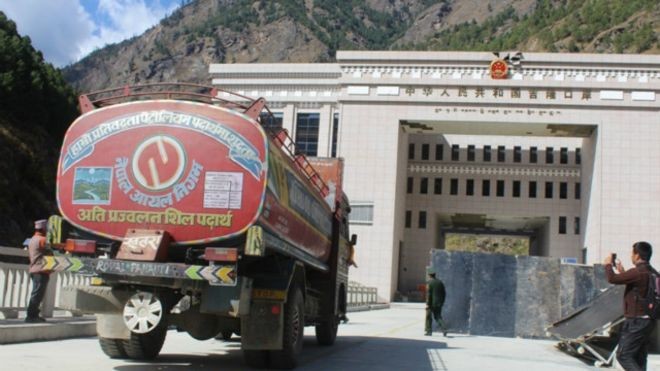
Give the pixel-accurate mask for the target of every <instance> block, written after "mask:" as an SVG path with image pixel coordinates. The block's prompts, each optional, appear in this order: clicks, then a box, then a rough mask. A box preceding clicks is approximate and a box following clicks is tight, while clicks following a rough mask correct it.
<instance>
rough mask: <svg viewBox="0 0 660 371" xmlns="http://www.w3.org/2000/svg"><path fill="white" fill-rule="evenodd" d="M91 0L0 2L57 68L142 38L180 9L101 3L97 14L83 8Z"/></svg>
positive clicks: (155, 1) (153, 3) (112, 0)
mask: <svg viewBox="0 0 660 371" xmlns="http://www.w3.org/2000/svg"><path fill="white" fill-rule="evenodd" d="M82 1H88V2H89V1H90V0H57V1H52V0H0V10H2V11H4V12H5V13H6V14H7V16H8V17H9V18H10V19H12V20H14V21H15V22H16V25H17V28H18V32H19V33H20V34H22V35H28V36H30V39H32V44H33V45H34V46H35V48H37V49H39V50H41V51H42V52H43V54H44V58H45V59H46V60H47V61H49V62H51V63H53V64H54V65H56V66H64V65H67V64H69V63H72V62H75V61H77V60H79V59H81V58H82V57H84V56H86V55H87V54H89V53H90V52H92V51H94V50H95V49H97V48H101V47H103V46H105V45H108V44H113V43H116V42H120V41H122V40H125V39H127V38H130V37H133V36H137V35H140V34H141V33H142V32H144V31H145V30H147V29H148V28H149V27H151V26H153V25H155V24H157V23H158V22H159V21H160V20H161V19H162V18H163V17H164V16H165V15H167V14H170V13H171V12H172V11H173V10H174V9H176V8H177V5H178V4H177V2H175V1H171V0H165V3H166V4H161V3H162V1H161V0H97V1H98V6H97V9H96V12H95V13H94V14H90V13H88V12H87V11H86V10H85V8H83V6H82V5H81V2H82Z"/></svg>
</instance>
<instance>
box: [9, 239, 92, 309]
mask: <svg viewBox="0 0 660 371" xmlns="http://www.w3.org/2000/svg"><path fill="white" fill-rule="evenodd" d="M0 255H1V256H3V257H7V256H10V257H13V258H15V259H14V260H17V259H16V258H20V257H25V258H27V251H24V250H21V249H15V248H7V247H0ZM2 260H11V259H2ZM89 281H90V278H89V277H84V276H81V275H78V274H75V273H70V272H60V273H57V274H52V275H51V277H50V281H49V282H48V287H47V289H46V295H45V296H44V299H43V301H42V306H41V308H42V309H41V315H42V316H43V317H46V318H48V317H52V316H53V312H54V311H55V310H59V309H60V306H59V303H60V293H61V291H62V288H63V287H65V286H71V285H86V284H89ZM31 292H32V280H31V279H30V274H29V273H28V265H27V264H25V263H16V262H13V263H7V262H5V261H0V314H1V315H2V316H3V317H4V318H18V313H19V312H20V311H24V310H25V309H26V308H27V305H28V302H29V301H30V293H31Z"/></svg>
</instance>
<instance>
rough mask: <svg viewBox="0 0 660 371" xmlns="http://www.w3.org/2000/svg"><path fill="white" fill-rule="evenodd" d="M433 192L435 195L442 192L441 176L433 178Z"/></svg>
mask: <svg viewBox="0 0 660 371" xmlns="http://www.w3.org/2000/svg"><path fill="white" fill-rule="evenodd" d="M433 193H434V194H436V195H441V194H442V178H435V180H434V181H433Z"/></svg>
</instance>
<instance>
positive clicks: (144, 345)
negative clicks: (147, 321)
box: [122, 320, 167, 359]
mask: <svg viewBox="0 0 660 371" xmlns="http://www.w3.org/2000/svg"><path fill="white" fill-rule="evenodd" d="M165 322H166V321H165V320H161V322H160V323H159V324H158V326H156V328H154V329H153V330H151V331H150V332H147V333H146V334H136V333H134V332H131V338H130V339H129V340H123V341H122V344H123V346H124V350H125V351H126V354H127V355H128V357H129V358H131V359H154V358H156V357H157V356H158V353H160V350H161V349H162V348H163V343H165V335H167V325H166V324H165Z"/></svg>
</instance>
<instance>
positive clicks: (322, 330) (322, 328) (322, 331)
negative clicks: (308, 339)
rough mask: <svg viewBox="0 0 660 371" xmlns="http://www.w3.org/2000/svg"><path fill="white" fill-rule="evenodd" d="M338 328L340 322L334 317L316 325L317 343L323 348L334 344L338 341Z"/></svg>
mask: <svg viewBox="0 0 660 371" xmlns="http://www.w3.org/2000/svg"><path fill="white" fill-rule="evenodd" d="M338 327H339V320H337V319H336V318H334V317H333V318H332V319H331V320H328V321H323V322H321V323H319V324H318V325H316V342H317V343H318V344H319V345H323V346H329V345H332V344H334V343H335V339H337V328H338Z"/></svg>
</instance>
